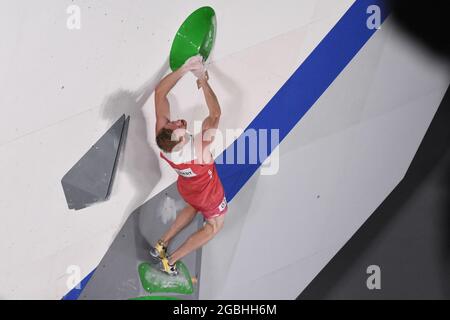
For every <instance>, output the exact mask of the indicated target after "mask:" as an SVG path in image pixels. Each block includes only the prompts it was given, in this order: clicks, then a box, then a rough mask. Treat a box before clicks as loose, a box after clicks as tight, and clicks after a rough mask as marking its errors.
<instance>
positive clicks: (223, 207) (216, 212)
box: [199, 197, 228, 220]
mask: <svg viewBox="0 0 450 320" xmlns="http://www.w3.org/2000/svg"><path fill="white" fill-rule="evenodd" d="M199 211H200V212H201V213H202V215H203V217H204V218H205V219H206V220H210V219H213V218H217V217H220V216H223V215H224V214H225V213H227V211H228V204H227V199H226V198H225V197H223V200H222V202H221V203H220V204H219V205H218V206H217V207H216V208H214V209H212V210H199Z"/></svg>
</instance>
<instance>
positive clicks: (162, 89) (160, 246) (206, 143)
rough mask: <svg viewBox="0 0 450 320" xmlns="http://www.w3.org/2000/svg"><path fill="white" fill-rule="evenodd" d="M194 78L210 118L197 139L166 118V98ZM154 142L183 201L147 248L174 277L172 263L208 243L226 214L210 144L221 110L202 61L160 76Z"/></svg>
mask: <svg viewBox="0 0 450 320" xmlns="http://www.w3.org/2000/svg"><path fill="white" fill-rule="evenodd" d="M189 71H191V72H192V73H194V75H195V76H196V77H197V87H198V88H199V89H200V88H201V89H202V90H203V94H204V96H205V100H206V105H207V106H208V110H209V115H208V116H207V117H206V118H205V119H204V120H203V122H202V130H201V132H200V133H199V134H197V135H196V136H195V137H194V136H193V135H191V134H190V133H189V132H188V131H187V130H186V128H187V123H186V121H185V120H183V119H179V120H174V121H172V120H171V119H170V108H169V101H168V99H167V94H168V93H169V91H170V90H171V89H172V88H173V87H174V86H175V84H176V83H177V82H178V80H180V79H181V78H182V77H183V76H184V75H185V74H186V73H188V72H189ZM155 112H156V143H157V145H158V147H159V148H160V149H161V152H160V156H161V157H162V158H163V159H164V160H165V161H167V163H168V164H169V165H170V166H171V167H172V168H174V169H175V171H176V172H177V173H178V181H177V187H178V191H179V192H180V195H181V196H182V198H183V199H184V201H185V202H186V206H185V207H184V209H183V210H181V211H180V212H179V213H178V215H177V217H176V219H175V221H174V222H173V224H172V225H171V226H170V227H169V229H168V230H167V231H166V233H165V234H164V235H163V236H162V237H161V238H160V239H159V240H158V242H157V244H156V245H155V246H154V247H152V248H151V249H150V254H151V255H152V256H153V257H155V258H158V259H159V261H160V268H161V270H162V271H164V272H166V273H168V274H170V275H176V274H178V270H177V268H176V262H177V261H178V260H180V259H181V258H183V257H185V256H186V255H187V254H189V253H190V252H192V251H194V250H196V249H198V248H200V247H201V246H203V245H204V244H206V243H207V242H208V241H210V240H211V239H212V238H213V237H214V236H215V235H216V234H217V233H218V232H219V231H220V230H221V229H222V227H223V223H224V215H225V213H226V212H227V208H228V207H227V201H226V199H225V193H224V189H223V186H222V183H221V181H220V178H219V176H218V174H217V170H216V166H215V163H214V159H213V156H212V154H211V152H210V149H209V148H210V144H211V142H212V141H213V138H214V131H215V130H216V129H217V127H218V125H219V120H220V115H221V110H220V106H219V102H218V100H217V97H216V95H215V94H214V92H213V90H212V89H211V87H210V85H209V83H208V73H207V72H206V71H205V68H204V66H203V62H202V57H201V56H195V57H191V58H190V59H188V60H187V61H186V63H185V64H184V65H183V66H182V67H181V68H179V69H178V70H176V71H174V72H172V73H170V74H169V75H167V76H166V77H164V78H163V79H162V80H161V81H160V83H159V84H158V85H157V87H156V89H155ZM198 212H201V214H202V215H203V217H204V219H205V223H204V225H203V227H202V228H200V229H199V230H198V231H197V232H195V233H193V234H192V235H191V236H190V237H189V238H188V239H187V240H186V241H185V242H184V243H183V244H182V245H181V246H180V247H179V248H177V249H176V250H175V251H173V252H172V253H171V254H170V255H168V253H167V247H168V244H169V242H170V241H171V240H172V239H173V238H174V237H175V235H177V234H178V233H179V232H180V231H181V230H183V228H184V227H186V226H187V225H188V224H189V223H190V222H191V221H192V220H193V219H194V217H195V216H196V214H197V213H198Z"/></svg>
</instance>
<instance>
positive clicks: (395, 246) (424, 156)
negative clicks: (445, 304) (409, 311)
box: [298, 89, 450, 299]
mask: <svg viewBox="0 0 450 320" xmlns="http://www.w3.org/2000/svg"><path fill="white" fill-rule="evenodd" d="M449 123H450V89H448V90H447V92H446V94H445V96H444V99H443V101H442V103H441V105H440V106H439V109H438V111H437V113H436V115H435V117H434V119H433V121H432V123H431V125H430V127H429V129H428V131H427V134H426V135H425V137H424V140H423V141H422V144H421V145H420V148H419V149H418V151H417V153H416V155H415V157H414V160H413V161H412V163H411V166H410V168H409V170H408V172H407V174H406V176H405V178H404V179H403V180H402V182H400V184H399V185H398V186H397V187H396V188H395V189H394V190H393V192H392V193H391V194H390V195H389V197H387V198H386V200H385V201H384V202H383V203H382V204H381V205H380V206H379V207H378V208H377V210H376V211H375V212H374V213H373V215H372V216H371V217H370V218H369V219H368V220H367V221H366V223H365V224H364V225H363V226H362V227H361V228H360V229H359V230H358V232H357V233H355V235H354V236H353V237H352V238H351V239H350V240H349V241H348V242H347V244H346V245H345V246H344V247H343V248H342V249H341V250H340V251H339V252H338V254H337V255H336V256H335V257H334V258H333V259H332V260H331V261H330V262H329V263H328V265H327V266H326V267H325V268H324V269H323V270H322V271H321V272H320V273H319V274H318V275H317V277H316V278H315V279H314V280H313V281H312V282H311V283H310V284H309V286H308V287H307V288H306V289H305V290H304V291H303V292H302V293H301V294H300V295H299V296H298V299H450V126H449ZM370 265H378V266H379V267H380V269H381V277H380V279H381V289H380V290H377V289H375V290H369V289H368V288H367V286H366V280H367V278H368V277H369V275H368V274H367V273H366V270H367V267H368V266H370Z"/></svg>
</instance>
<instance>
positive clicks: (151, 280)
mask: <svg viewBox="0 0 450 320" xmlns="http://www.w3.org/2000/svg"><path fill="white" fill-rule="evenodd" d="M177 268H178V271H179V274H178V275H177V276H171V275H168V274H166V273H164V272H162V271H160V270H158V269H156V268H155V267H154V266H153V265H151V264H149V263H147V262H144V263H141V264H140V265H139V267H138V271H139V278H140V279H141V284H142V287H143V288H144V289H145V290H146V291H147V292H150V293H157V292H163V293H169V292H171V293H180V294H192V293H193V292H194V286H193V284H192V279H191V275H190V274H189V270H188V268H187V267H186V265H185V264H184V263H183V262H181V261H178V262H177Z"/></svg>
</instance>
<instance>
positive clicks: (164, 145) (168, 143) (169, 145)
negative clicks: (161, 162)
mask: <svg viewBox="0 0 450 320" xmlns="http://www.w3.org/2000/svg"><path fill="white" fill-rule="evenodd" d="M172 135H173V130H171V129H167V128H162V129H161V130H160V131H159V132H158V134H157V135H156V144H157V145H158V147H159V148H160V149H161V150H163V151H165V152H172V150H173V148H174V147H175V146H176V145H177V144H178V143H179V142H180V141H181V138H180V139H178V140H174V139H173V138H172Z"/></svg>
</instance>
